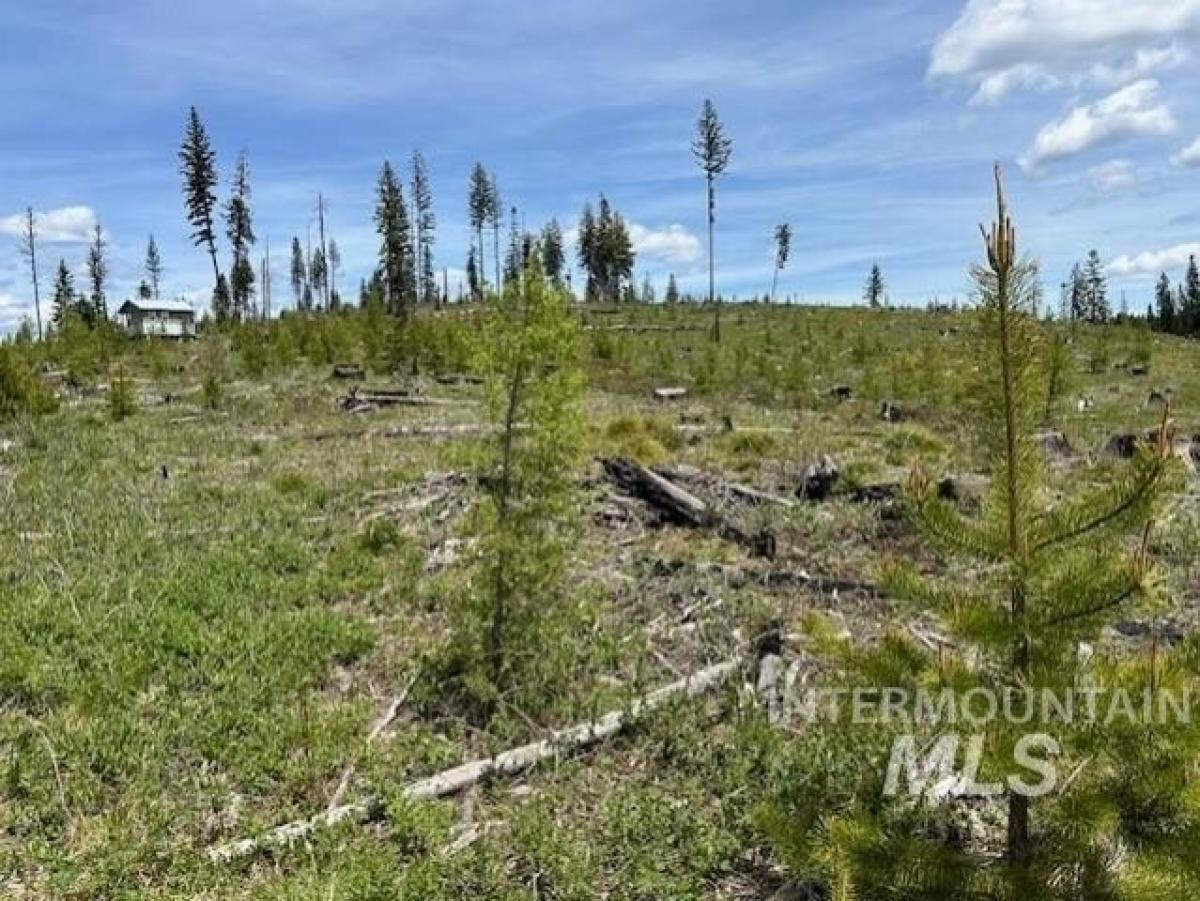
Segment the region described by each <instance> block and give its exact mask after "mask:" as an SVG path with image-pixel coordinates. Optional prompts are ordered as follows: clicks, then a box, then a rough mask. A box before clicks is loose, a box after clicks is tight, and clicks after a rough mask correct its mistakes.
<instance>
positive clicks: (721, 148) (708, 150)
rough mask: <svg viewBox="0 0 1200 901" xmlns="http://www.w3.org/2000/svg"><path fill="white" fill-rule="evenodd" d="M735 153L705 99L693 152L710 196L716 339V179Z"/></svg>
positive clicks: (710, 287)
mask: <svg viewBox="0 0 1200 901" xmlns="http://www.w3.org/2000/svg"><path fill="white" fill-rule="evenodd" d="M732 154H733V141H731V140H730V139H729V138H728V137H726V136H725V129H724V126H722V125H721V120H720V118H718V116H717V108H716V107H715V106H713V102H712V101H711V100H705V101H704V107H703V109H702V110H701V111H700V119H699V120H698V121H697V122H696V139H695V140H694V141H693V142H692V155H693V156H695V157H696V162H697V163H698V164H699V165H700V168H701V170H702V171H703V172H704V183H705V188H706V190H707V197H708V302H709V303H710V304H715V309H714V311H713V317H714V318H713V340H714V341H716V342H718V343H720V341H721V301H720V298H718V297H717V296H716V259H715V254H714V238H713V232H714V231H715V227H716V221H717V201H716V180H717V177H718V176H720V175H722V174H723V173H724V172H725V169H726V168H727V167H728V166H729V159H730V156H731V155H732Z"/></svg>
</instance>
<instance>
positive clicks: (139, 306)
mask: <svg viewBox="0 0 1200 901" xmlns="http://www.w3.org/2000/svg"><path fill="white" fill-rule="evenodd" d="M126 307H132V308H133V309H135V310H139V311H140V312H142V313H191V314H192V315H193V316H194V315H195V314H196V311H195V310H193V309H192V306H191V304H189V303H186V302H185V301H182V300H143V299H141V298H137V299H136V300H127V301H125V303H123V304H121V309H120V310H118V311H117V312H118V313H124V312H125V308H126Z"/></svg>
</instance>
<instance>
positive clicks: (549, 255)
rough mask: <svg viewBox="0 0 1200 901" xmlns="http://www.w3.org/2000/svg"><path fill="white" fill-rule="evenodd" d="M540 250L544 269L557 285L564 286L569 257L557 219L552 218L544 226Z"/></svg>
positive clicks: (547, 276)
mask: <svg viewBox="0 0 1200 901" xmlns="http://www.w3.org/2000/svg"><path fill="white" fill-rule="evenodd" d="M539 250H540V251H541V257H542V271H543V272H544V273H545V274H546V278H548V279H550V281H551V282H552V283H553V284H554V286H555V287H559V288H560V287H562V283H563V275H564V273H565V271H566V266H567V258H566V254H565V253H564V251H563V233H562V228H561V227H559V224H558V220H557V219H551V220H550V221H549V222H547V223H546V225H545V226H544V227H543V228H542V235H541V240H540V241H539Z"/></svg>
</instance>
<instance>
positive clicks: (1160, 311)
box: [1154, 272, 1179, 333]
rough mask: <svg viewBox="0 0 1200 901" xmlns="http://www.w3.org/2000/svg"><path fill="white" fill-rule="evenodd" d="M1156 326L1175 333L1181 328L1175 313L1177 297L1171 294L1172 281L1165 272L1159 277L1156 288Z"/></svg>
mask: <svg viewBox="0 0 1200 901" xmlns="http://www.w3.org/2000/svg"><path fill="white" fill-rule="evenodd" d="M1154 307H1155V325H1156V326H1157V327H1158V328H1159V329H1160V330H1162V331H1164V332H1168V333H1171V332H1174V331H1175V330H1176V329H1178V328H1179V322H1178V318H1177V316H1176V311H1175V297H1174V295H1173V294H1172V293H1171V280H1170V279H1169V278H1167V274H1166V273H1165V272H1164V273H1162V274H1161V275H1160V276H1159V277H1158V284H1157V285H1155V286H1154Z"/></svg>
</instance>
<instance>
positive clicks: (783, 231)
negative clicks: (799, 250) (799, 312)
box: [771, 222, 792, 303]
mask: <svg viewBox="0 0 1200 901" xmlns="http://www.w3.org/2000/svg"><path fill="white" fill-rule="evenodd" d="M791 254H792V227H791V226H790V225H788V224H787V223H786V222H783V223H780V224H779V225H777V226H775V271H774V273H773V274H772V276H771V303H775V288H776V286H777V285H778V284H779V273H780V272H782V271H783V268H784V267H785V266H786V265H787V263H788V257H790V256H791Z"/></svg>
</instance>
